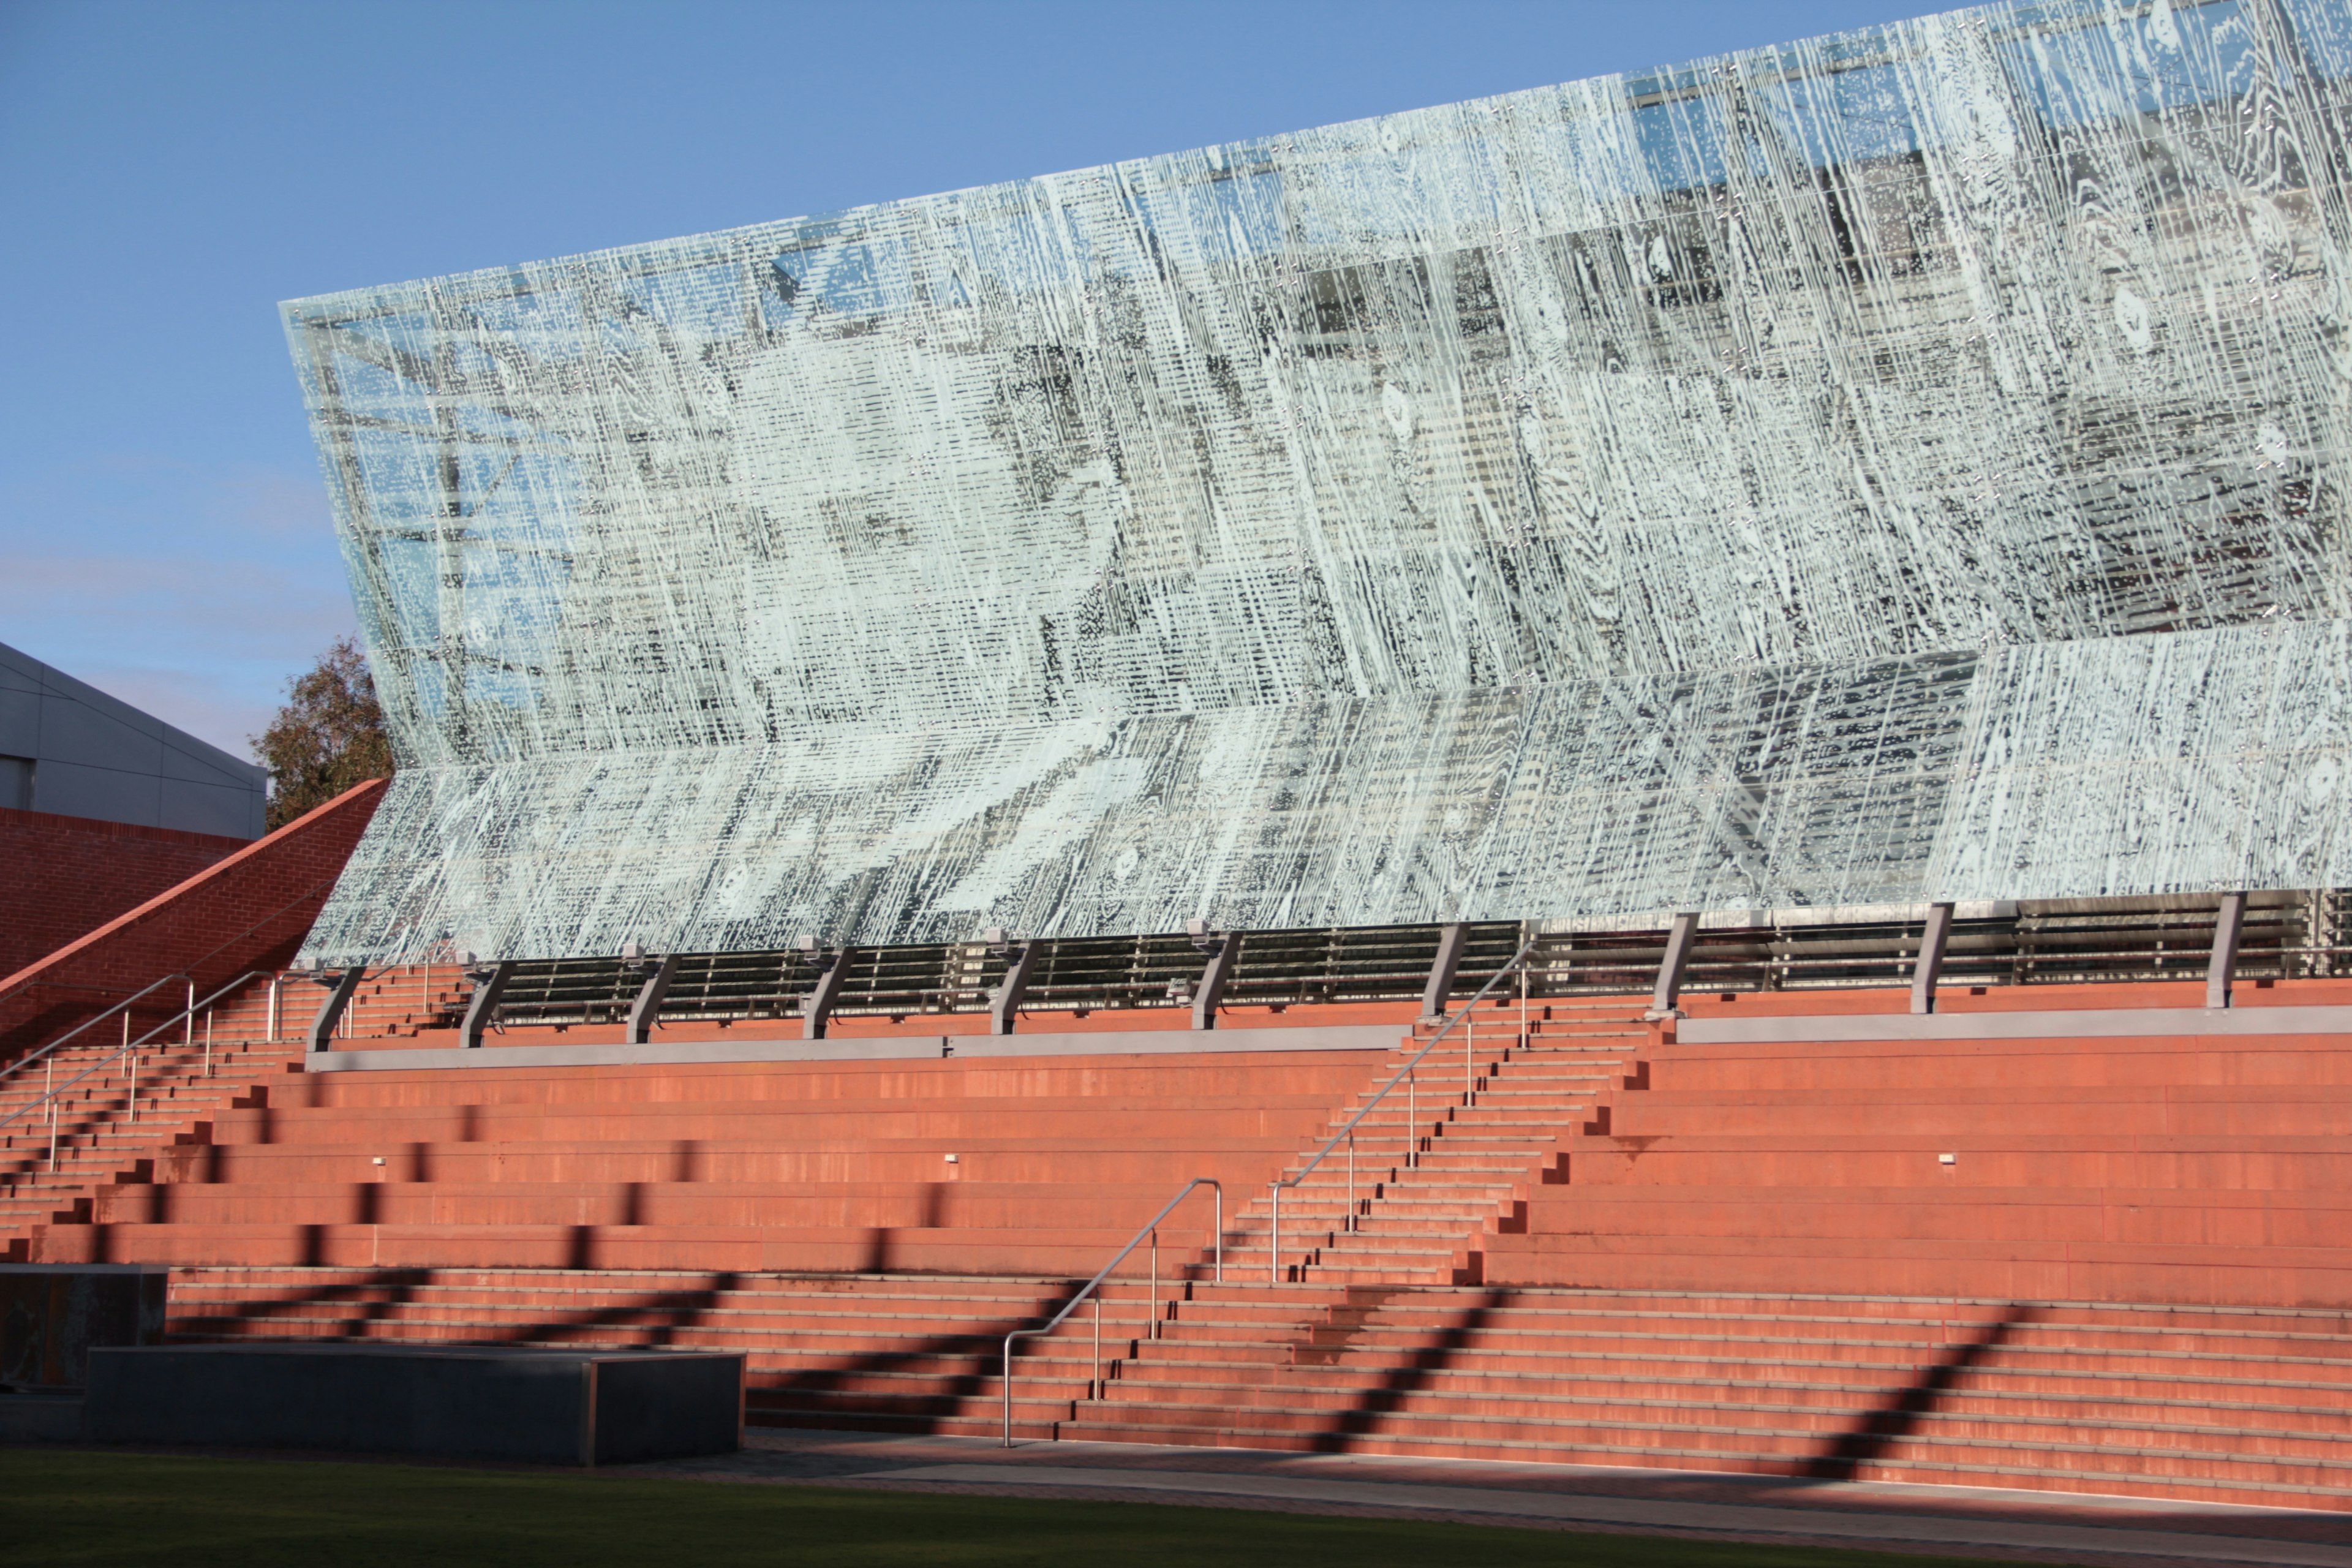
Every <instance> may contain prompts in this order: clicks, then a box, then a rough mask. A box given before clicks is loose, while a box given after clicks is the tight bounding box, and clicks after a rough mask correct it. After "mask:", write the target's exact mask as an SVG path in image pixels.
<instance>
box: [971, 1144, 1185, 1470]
mask: <svg viewBox="0 0 2352 1568" xmlns="http://www.w3.org/2000/svg"><path fill="white" fill-rule="evenodd" d="M1194 1187H1207V1188H1209V1189H1210V1190H1211V1191H1212V1192H1213V1193H1214V1194H1216V1199H1217V1215H1216V1222H1215V1223H1216V1227H1217V1228H1216V1258H1217V1262H1216V1270H1217V1272H1216V1278H1217V1279H1218V1280H1219V1281H1220V1282H1222V1281H1223V1279H1224V1277H1225V1188H1224V1184H1223V1183H1222V1182H1220V1181H1218V1180H1217V1178H1216V1177H1214V1176H1195V1177H1193V1178H1192V1180H1191V1181H1189V1182H1187V1183H1185V1184H1184V1185H1183V1187H1182V1188H1181V1190H1180V1191H1179V1192H1178V1193H1177V1194H1176V1195H1175V1196H1174V1197H1172V1198H1170V1199H1169V1200H1168V1204H1167V1206H1166V1207H1164V1208H1162V1209H1161V1210H1160V1212H1159V1213H1158V1214H1156V1215H1152V1216H1151V1217H1150V1219H1149V1220H1146V1221H1145V1222H1144V1225H1143V1228H1142V1229H1140V1230H1139V1231H1137V1232H1136V1233H1135V1235H1134V1236H1133V1237H1131V1238H1129V1241H1128V1244H1127V1245H1126V1246H1125V1247H1120V1248H1119V1249H1118V1257H1116V1258H1112V1259H1111V1260H1110V1261H1109V1262H1108V1263H1106V1264H1104V1265H1103V1266H1102V1272H1100V1273H1098V1274H1097V1275H1096V1276H1095V1277H1094V1278H1093V1279H1089V1280H1087V1282H1086V1285H1085V1286H1084V1287H1083V1288H1082V1289H1080V1290H1079V1291H1078V1293H1077V1294H1076V1295H1075V1296H1073V1297H1071V1298H1070V1299H1069V1300H1067V1301H1065V1302H1063V1303H1062V1310H1060V1311H1058V1312H1056V1313H1055V1314H1054V1315H1053V1316H1052V1317H1050V1318H1048V1319H1046V1320H1045V1323H1044V1325H1043V1326H1041V1327H1038V1328H1034V1329H1015V1330H1013V1331H1012V1332H1011V1333H1009V1334H1007V1335H1005V1336H1004V1446H1005V1447H1008V1448H1010V1447H1013V1341H1015V1340H1034V1339H1039V1338H1042V1337H1043V1336H1045V1335H1046V1334H1050V1333H1052V1332H1053V1331H1055V1329H1058V1328H1060V1327H1061V1326H1062V1322H1063V1320H1064V1319H1066V1318H1067V1317H1068V1316H1069V1315H1070V1314H1071V1313H1072V1312H1075V1311H1076V1310H1078V1304H1079V1303H1080V1302H1082V1301H1084V1300H1086V1299H1087V1297H1089V1296H1092V1297H1093V1298H1094V1302H1095V1363H1094V1367H1095V1369H1094V1376H1093V1378H1092V1379H1091V1380H1090V1382H1089V1384H1088V1388H1089V1391H1090V1392H1089V1396H1091V1395H1092V1394H1099V1393H1100V1392H1101V1391H1102V1296H1101V1294H1100V1291H1101V1289H1102V1282H1103V1281H1104V1280H1106V1279H1109V1278H1110V1271H1111V1270H1112V1269H1114V1268H1118V1266H1119V1265H1120V1264H1121V1263H1124V1262H1126V1261H1127V1255H1128V1254H1129V1253H1130V1252H1133V1251H1134V1250H1135V1249H1136V1248H1137V1247H1140V1246H1142V1245H1143V1243H1144V1241H1145V1240H1146V1239H1147V1238H1148V1239H1150V1242H1151V1318H1152V1337H1153V1338H1154V1339H1157V1338H1158V1337H1159V1317H1160V1221H1161V1220H1164V1219H1166V1218H1167V1217H1168V1216H1169V1215H1171V1214H1173V1213H1175V1212H1176V1205H1178V1204H1181V1203H1182V1202H1183V1201H1184V1200H1185V1199H1186V1198H1188V1197H1191V1196H1192V1189H1193V1188H1194Z"/></svg>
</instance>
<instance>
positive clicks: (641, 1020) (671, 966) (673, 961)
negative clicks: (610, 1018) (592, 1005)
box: [625, 952, 677, 1046]
mask: <svg viewBox="0 0 2352 1568" xmlns="http://www.w3.org/2000/svg"><path fill="white" fill-rule="evenodd" d="M675 979H677V954H676V953H674V952H673V953H671V954H670V955H669V956H668V957H667V958H665V959H663V960H662V961H661V962H660V963H656V964H655V965H654V972H653V973H651V974H648V975H646V983H645V984H643V985H640V986H638V987H637V999H636V1001H635V1002H634V1003H632V1004H630V1006H629V1032H628V1034H627V1036H626V1037H625V1038H626V1039H627V1041H628V1043H629V1044H631V1045H633V1046H642V1045H644V1044H645V1043H646V1040H647V1039H648V1038H649V1037H651V1036H652V1034H653V1029H654V1020H655V1019H656V1018H658V1017H659V1016H661V1005H662V998H663V997H664V996H667V995H668V994H669V983H670V982H671V981H673V980H675Z"/></svg>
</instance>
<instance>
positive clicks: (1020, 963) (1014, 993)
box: [988, 927, 1037, 1035]
mask: <svg viewBox="0 0 2352 1568" xmlns="http://www.w3.org/2000/svg"><path fill="white" fill-rule="evenodd" d="M988 945H989V946H990V947H991V948H992V950H994V951H995V952H1001V953H1003V954H1004V955H1005V958H1006V963H1005V965H1004V981H1003V984H1000V985H998V986H997V988H996V989H995V990H994V991H993V992H992V993H990V994H989V998H988V1032H989V1033H990V1034H992V1035H1009V1034H1011V1033H1012V1032H1013V1015H1014V1014H1015V1013H1016V1012H1017V1011H1019V1009H1020V1006H1021V997H1022V994H1024V992H1026V991H1027V990H1028V989H1029V973H1030V971H1032V970H1034V969H1035V968H1036V967H1037V944H1036V943H1035V942H1022V943H1020V944H1019V945H1017V946H1015V945H1014V944H1013V943H1011V942H1006V941H1005V939H1004V931H1003V928H1001V927H999V928H996V929H993V930H992V931H989V932H988Z"/></svg>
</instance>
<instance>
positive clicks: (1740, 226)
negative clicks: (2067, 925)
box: [286, 0, 2352, 961]
mask: <svg viewBox="0 0 2352 1568" xmlns="http://www.w3.org/2000/svg"><path fill="white" fill-rule="evenodd" d="M2347 75H2352V13H2348V12H2347V5H2346V3H2345V0H2219V3H2216V4H2208V5H2198V4H2193V3H2191V0H2171V3H2169V4H2167V3H2166V0H2155V3H2153V4H2138V5H2130V4H2121V3H2116V0H2070V3H2065V4H2055V5H2033V6H2017V7H1998V6H1997V7H1991V8H1988V9H1982V10H1974V11H1964V12H1958V13H1953V14H1950V15H1947V16H1936V17H1931V18H1927V19H1925V20H1922V21H1918V22H1914V23H1907V24H1903V25H1900V26H1891V27H1887V28H1884V29H1880V30H1875V31H1870V32H1864V33H1854V34H1847V35H1842V36H1839V37H1829V38H1822V39H1817V40H1813V41H1811V42H1808V43H1802V44H1796V45H1790V46H1788V47H1781V48H1774V49H1767V50H1761V51H1757V52H1753V53H1749V54H1743V55H1738V56H1732V57H1726V58H1717V59H1711V60H1706V61H1704V62H1701V63H1698V64H1695V65H1692V66H1689V67H1685V68H1677V69H1673V70H1667V71H1662V72H1659V73H1657V74H1655V75H1654V76H1649V77H1644V78H1638V79H1636V78H1614V77H1612V78H1604V79H1595V80H1590V81H1583V82H1578V83H1574V84H1571V85H1569V86H1566V87H1560V88H1551V89H1540V90H1537V91H1530V92H1524V93H1517V94H1513V95H1511V96H1508V97H1505V98H1498V99H1491V100H1483V101H1479V102H1473V103H1465V104H1456V105H1452V106H1449V107H1445V108H1441V109H1433V110H1423V111H1418V112H1413V113H1408V114H1399V115H1394V116H1391V117H1389V118H1385V119H1381V120H1374V121H1361V122H1358V123H1354V124H1348V125H1339V126H1332V127H1327V128H1324V129H1321V130H1317V131H1309V132H1300V133H1298V134H1297V135H1293V136H1285V137H1280V138H1276V139H1273V140H1270V141H1265V142H1251V143H1245V144H1234V145H1227V146H1222V147H1213V148H1208V149H1204V150H1202V151H1199V152H1193V153H1180V154H1176V155H1172V156H1169V157H1164V158H1157V159H1151V160H1147V161H1143V162H1139V163H1123V164H1118V165H1115V166H1111V167H1106V168H1099V169H1088V170H1083V171H1080V172H1077V173H1075V174H1060V175H1054V176H1050V177H1046V178H1043V179H1037V180H1032V181H1026V182H1023V183H1020V184H1009V185H1002V186H993V187H989V188H984V189H980V190H972V191H964V192H959V193H956V194H953V195H942V196H935V197H929V198H925V199H921V200H916V201H905V202H897V203H891V204H887V205H879V206H872V207H863V208H858V209H856V210H854V211H850V212H844V213H838V214H835V215H832V216H825V217H821V218H813V219H806V220H802V221H797V222H789V223H780V224H774V225H769V226H760V227H754V228H748V229H738V230H731V231H728V232H724V233H718V234H710V235H704V236H698V237H693V238H689V239H684V240H678V241H675V242H672V243H668V244H662V245H653V246H646V247H640V248H635V249H630V250H625V251H614V252H607V253H603V254H598V255H591V256H582V257H573V258H566V259H563V260H559V261H550V262H544V263H535V264H531V265H529V266H522V267H517V268H511V269H508V270H500V271H494V272H481V273H472V274H467V275H464V276H459V277H451V278H443V279H433V280H429V281H425V282H421V283H415V284H407V285H402V286H398V287H394V288H386V289H366V290H361V291H356V292H352V293H348V294H341V295H335V296H331V297H326V298H321V299H315V300H302V301H298V302H296V303H294V304H291V305H289V307H288V308H287V310H286V321H287V326H288V331H289V338H290V341H291V343H292V346H293V351H294V354H295V358H296V361H297V363H298V365H299V370H300V374H301V376H302V381H303V386H304V389H305V393H306V395H307V397H308V400H309V406H310V416H311V418H312V421H313V424H314V426H315V429H316V432H317V437H318V441H319V445H320V450H321V453H322V455H323V458H324V461H325V465H326V468H327V471H328V475H329V479H330V483H331V488H332V490H333V494H334V500H335V505H336V510H337V521H338V526H339V528H340V530H341V538H342V543H343V549H344V551H345V554H346V557H347V559H348V561H349V563H350V569H351V574H352V584H353V587H354V591H355V593H356V595H357V597H358V601H359V605H360V611H361V616H362V625H363V627H364V629H365V633H366V637H367V641H368V645H369V648H370V652H371V655H372V657H373V661H374V665H375V669H376V673H377V679H378V681H379V683H380V686H381V688H382V689H383V696H384V700H385V706H386V709H387V711H388V712H389V713H390V715H391V718H392V721H393V724H394V735H395V743H396V745H397V748H398V751H399V754H400V757H401V760H402V763H403V767H404V771H403V772H402V773H401V775H400V777H399V780H398V782H397V783H396V784H395V785H394V790H393V792H392V795H391V798H390V799H389V800H388V802H387V803H386V805H384V807H383V810H382V812H381V813H380V814H379V816H377V818H376V820H375V824H374V826H373V828H372V829H371V830H370V832H369V835H368V837H367V839H366V841H365V843H364V844H363V845H362V847H361V849H360V851H359V853H358V855H357V856H356V857H355V858H353V860H352V865H351V867H350V868H349V870H348V871H347V872H346V874H345V876H344V879H343V881H342V884H341V888H340V889H338V891H337V893H336V895H335V898H334V900H333V901H332V903H331V905H330V907H329V909H328V910H327V912H326V913H325V915H324V916H323V917H322V918H321V920H320V923H319V925H318V928H317V930H316V931H315V932H314V933H313V936H312V951H313V952H315V953H316V954H317V955H318V956H320V957H322V958H325V959H328V960H331V961H334V960H352V959H360V960H367V961H389V960H394V959H415V958H423V957H427V956H434V955H443V954H446V953H447V952H450V951H451V950H453V949H462V950H471V951H474V952H480V953H484V954H494V955H498V956H501V957H519V958H520V957H549V956H556V955H562V954H572V953H580V954H586V953H602V952H615V951H618V950H619V949H620V948H621V947H622V945H623V944H624V943H625V942H639V943H642V944H644V945H645V946H646V947H647V948H649V949H651V950H654V951H715V950H727V949H747V948H772V947H778V946H783V945H787V944H789V943H790V942H792V941H793V939H794V938H795V937H796V936H798V935H799V934H800V933H803V932H814V933H817V934H819V935H822V936H823V937H824V938H825V939H827V940H829V941H836V942H841V941H846V942H912V941H948V940H962V939H966V938H969V937H970V936H971V935H972V934H973V933H975V932H976V931H979V930H981V929H982V928H983V927H988V926H1002V927H1004V928H1007V929H1008V930H1011V931H1014V932H1016V933H1024V934H1031V935H1040V936H1071V935H1084V934H1089V933H1102V932H1121V931H1164V930H1170V929H1173V928H1176V927H1179V926H1181V924H1182V923H1183V921H1185V920H1187V919H1188V918H1192V917H1196V916H1197V917H1203V918H1206V919H1207V920H1209V921H1211V922H1212V923H1213V924H1216V925H1219V926H1230V927H1235V928H1242V929H1248V928H1264V927H1271V926H1303V925H1317V924H1327V923H1328V924H1381V923H1390V922H1404V921H1428V920H1435V919H1549V918H1566V917H1591V916H1596V915H1604V914H1612V913H1622V914H1628V915H1637V914H1643V913H1647V912H1650V911H1655V910H1666V909H1677V908H1685V909H1694V908H1695V909H1738V908H1769V907H1785V906H1790V905H1807V904H1810V905H1849V904H1860V903H1883V902H1890V901H1907V900H1920V899H1926V898H1930V897H1948V898H1961V899H1972V898H1988V897H1992V898H2000V897H2018V896H2034V897H2064V896H2073V895H2093V894H2113V893H2153V892H2170V891H2180V890H2197V889H2211V888H2217V887H2235V886H2260V887H2282V886H2312V885H2320V884H2335V883H2344V882H2347V881H2352V837H2347V834H2346V832H2345V831H2344V830H2343V828H2342V827H2341V826H2340V825H2341V824H2342V822H2343V820H2344V816H2345V805H2346V802H2347V777H2346V763H2347V756H2346V745H2347V732H2352V682H2347V672H2352V642H2348V641H2347V630H2348V629H2352V622H2347V615H2352V563H2347V531H2346V523H2347V491H2346V486H2345V468H2344V465H2345V463H2346V459H2347V456H2352V272H2347V261H2352V249H2347V247H2352V214H2348V213H2347V186H2346V181H2347V153H2346V142H2347V108H2352V81H2347Z"/></svg>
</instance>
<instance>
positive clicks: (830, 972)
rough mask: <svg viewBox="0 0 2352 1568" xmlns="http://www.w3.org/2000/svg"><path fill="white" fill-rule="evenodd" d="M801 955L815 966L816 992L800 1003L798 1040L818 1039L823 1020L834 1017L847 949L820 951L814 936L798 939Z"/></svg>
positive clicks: (820, 1037) (843, 974)
mask: <svg viewBox="0 0 2352 1568" xmlns="http://www.w3.org/2000/svg"><path fill="white" fill-rule="evenodd" d="M801 952H803V954H805V955H807V957H808V960H809V962H810V963H814V964H815V965H816V966H817V976H816V989H814V990H813V991H811V992H810V993H809V994H808V1000H807V1001H805V1002H803V1003H802V1004H801V1038H802V1039H803V1040H821V1039H823V1038H824V1024H825V1020H826V1019H828V1018H830V1017H832V1016H833V1005H834V1003H835V1002H836V1001H837V1000H839V999H840V996H841V983H842V981H843V980H844V979H845V977H846V976H847V975H848V973H849V949H847V948H842V949H841V950H839V951H838V952H820V951H819V950H818V948H817V945H816V939H815V938H814V937H812V936H804V937H803V938H801Z"/></svg>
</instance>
